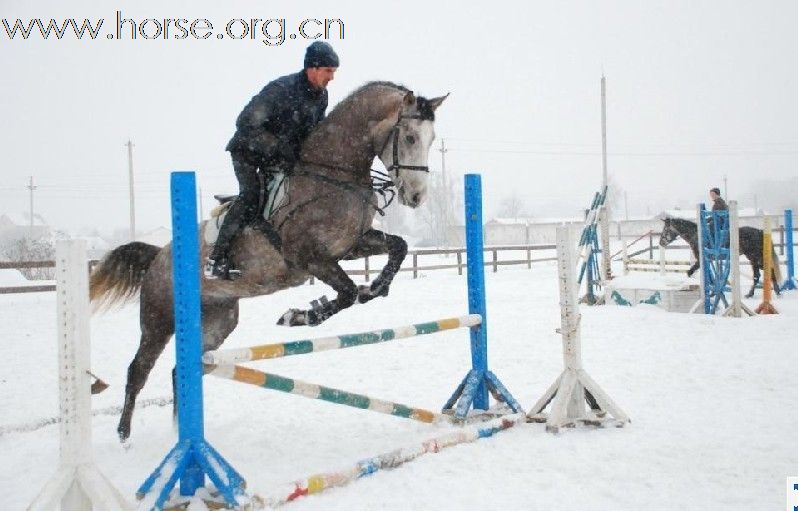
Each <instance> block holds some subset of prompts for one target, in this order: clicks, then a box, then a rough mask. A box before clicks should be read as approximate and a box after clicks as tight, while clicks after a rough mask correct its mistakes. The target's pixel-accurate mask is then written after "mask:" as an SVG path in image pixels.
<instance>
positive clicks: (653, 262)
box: [626, 259, 693, 266]
mask: <svg viewBox="0 0 798 511" xmlns="http://www.w3.org/2000/svg"><path fill="white" fill-rule="evenodd" d="M626 262H627V263H628V264H647V265H657V266H659V264H660V262H659V261H656V260H652V259H627V261H626ZM677 264H679V265H683V264H686V265H687V266H692V264H693V263H691V262H690V261H670V260H668V261H665V266H674V265H677Z"/></svg>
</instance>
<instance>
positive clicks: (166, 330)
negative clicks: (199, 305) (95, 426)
mask: <svg viewBox="0 0 798 511" xmlns="http://www.w3.org/2000/svg"><path fill="white" fill-rule="evenodd" d="M142 318H143V320H142V331H141V341H140V342H139V348H138V350H137V351H136V355H135V356H134V357H133V361H132V362H131V363H130V366H128V369H127V384H126V385H125V404H124V406H123V407H122V414H121V416H120V417H119V425H118V426H117V428H116V431H117V433H118V434H119V439H120V440H122V441H125V440H127V438H128V437H129V436H130V421H131V420H132V418H133V409H134V408H135V406H136V396H138V394H139V392H140V391H141V389H142V387H144V383H146V381H147V377H148V376H149V375H150V371H152V368H153V366H155V361H156V360H158V357H159V356H160V355H161V352H163V349H164V347H166V344H167V343H168V342H169V338H170V337H171V336H172V333H173V331H174V326H173V324H172V322H171V319H170V320H168V321H164V322H156V324H151V323H153V322H152V321H148V320H147V316H146V315H145V314H144V313H142ZM145 323H146V324H145Z"/></svg>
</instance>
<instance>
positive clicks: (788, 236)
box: [781, 209, 798, 289]
mask: <svg viewBox="0 0 798 511" xmlns="http://www.w3.org/2000/svg"><path fill="white" fill-rule="evenodd" d="M784 244H785V245H787V280H785V281H784V284H783V285H782V286H781V288H782V289H796V288H798V283H796V281H795V259H794V257H795V254H794V252H793V246H792V210H791V209H785V210H784Z"/></svg>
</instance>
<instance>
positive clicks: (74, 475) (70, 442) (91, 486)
mask: <svg viewBox="0 0 798 511" xmlns="http://www.w3.org/2000/svg"><path fill="white" fill-rule="evenodd" d="M55 268H56V278H57V285H56V299H57V320H58V376H59V378H58V380H59V396H60V398H59V403H60V405H59V406H60V411H61V426H60V427H61V455H60V466H59V468H58V471H57V472H56V473H55V475H54V476H53V477H52V479H50V481H49V482H48V483H47V484H46V485H45V486H44V488H43V489H42V491H41V492H40V493H39V495H38V496H37V497H36V498H35V499H34V500H33V502H32V503H31V504H30V506H28V511H45V510H48V511H49V510H53V509H58V508H59V505H60V509H61V511H91V510H92V509H94V510H95V511H126V510H132V509H133V508H132V506H131V505H130V504H129V503H128V502H127V501H126V500H125V499H124V498H123V497H122V495H120V493H119V491H118V490H117V489H116V488H114V487H113V485H112V484H111V483H110V482H109V481H108V479H106V478H105V476H104V475H103V474H102V473H101V472H100V470H99V469H98V468H97V466H96V465H95V464H94V461H93V457H92V446H91V376H90V375H89V372H88V370H89V363H90V360H91V343H90V332H89V318H90V316H91V311H90V309H89V272H88V266H87V259H86V242H85V241H83V240H68V241H59V242H57V243H56V266H55Z"/></svg>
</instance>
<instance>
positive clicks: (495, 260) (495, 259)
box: [493, 249, 499, 273]
mask: <svg viewBox="0 0 798 511" xmlns="http://www.w3.org/2000/svg"><path fill="white" fill-rule="evenodd" d="M498 261H499V256H498V254H497V251H496V249H493V273H496V272H497V271H499V265H498Z"/></svg>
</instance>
